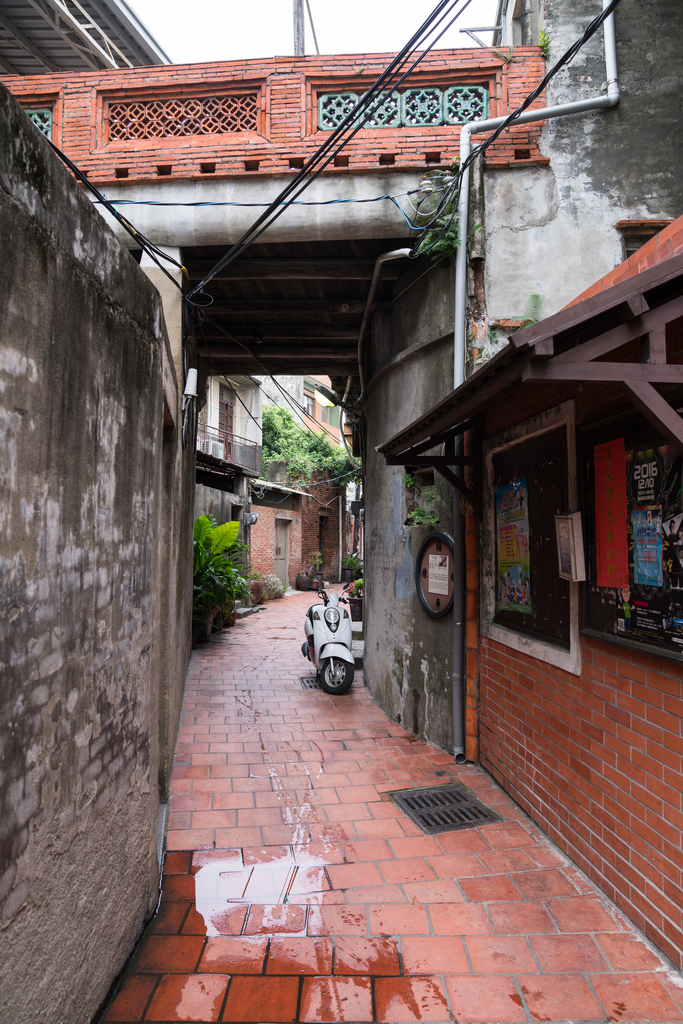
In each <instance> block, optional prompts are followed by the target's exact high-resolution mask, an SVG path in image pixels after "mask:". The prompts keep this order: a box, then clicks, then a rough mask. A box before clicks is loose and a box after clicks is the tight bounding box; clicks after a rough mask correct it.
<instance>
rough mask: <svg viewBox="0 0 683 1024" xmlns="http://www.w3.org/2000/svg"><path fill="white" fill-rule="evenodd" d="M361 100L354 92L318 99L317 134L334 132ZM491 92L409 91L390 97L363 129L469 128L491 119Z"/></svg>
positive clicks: (466, 89) (469, 88)
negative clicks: (459, 126) (476, 123)
mask: <svg viewBox="0 0 683 1024" xmlns="http://www.w3.org/2000/svg"><path fill="white" fill-rule="evenodd" d="M361 98H362V97H361V96H360V95H359V94H358V93H355V92H326V93H323V94H322V95H321V96H319V97H318V131H321V132H325V131H333V130H334V129H335V128H338V127H339V125H340V124H341V123H342V121H343V120H344V118H345V117H346V116H347V114H349V113H350V112H351V111H352V110H353V108H354V107H355V105H356V103H358V100H359V99H361ZM488 99H489V97H488V92H487V90H486V89H484V88H483V86H479V85H469V86H462V85H452V86H451V87H450V88H449V89H436V88H433V87H431V86H430V87H425V88H421V89H406V90H405V92H403V93H401V94H400V95H397V94H396V93H394V94H393V95H391V96H387V97H386V99H385V100H384V102H383V103H382V105H381V106H380V107H379V108H378V109H377V110H376V111H375V113H374V114H373V116H372V117H371V119H370V120H369V121H368V122H367V123H366V124H365V125H364V126H363V127H364V128H398V127H401V126H404V127H410V128H416V127H432V126H434V125H444V124H467V123H468V122H470V121H480V120H481V119H482V118H485V117H487V116H488Z"/></svg>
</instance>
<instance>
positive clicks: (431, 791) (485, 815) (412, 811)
mask: <svg viewBox="0 0 683 1024" xmlns="http://www.w3.org/2000/svg"><path fill="white" fill-rule="evenodd" d="M389 796H390V797H391V798H392V800H393V801H394V803H396V804H398V806H399V807H400V808H401V810H402V811H403V812H404V814H407V815H408V817H409V818H410V820H411V821H413V822H415V824H416V825H417V827H418V828H419V829H421V830H422V831H423V832H424V833H425V835H428V836H430V835H435V834H436V833H438V832H454V831H456V830H457V829H462V828H476V827H477V825H486V824H488V823H489V822H491V821H502V820H503V819H502V818H501V817H500V815H499V814H496V812H495V811H492V810H491V808H490V807H486V806H484V804H482V803H481V802H480V801H479V800H477V798H476V796H475V795H474V793H471V792H470V791H469V789H466V788H465V787H464V786H458V785H451V786H431V787H429V788H428V789H403V790H401V791H400V792H398V793H390V794H389Z"/></svg>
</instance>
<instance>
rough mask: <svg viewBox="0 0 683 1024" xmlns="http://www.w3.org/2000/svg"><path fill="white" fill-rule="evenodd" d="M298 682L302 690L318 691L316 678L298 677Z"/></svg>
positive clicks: (318, 685) (318, 686)
mask: <svg viewBox="0 0 683 1024" xmlns="http://www.w3.org/2000/svg"><path fill="white" fill-rule="evenodd" d="M299 682H300V683H301V685H302V686H303V688H304V690H319V689H320V683H319V682H318V677H317V676H299Z"/></svg>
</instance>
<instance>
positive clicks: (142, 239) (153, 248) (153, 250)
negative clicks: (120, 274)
mask: <svg viewBox="0 0 683 1024" xmlns="http://www.w3.org/2000/svg"><path fill="white" fill-rule="evenodd" d="M47 141H48V143H49V144H50V146H52V149H53V150H54V152H55V153H56V154H57V156H58V157H59V159H60V160H61V161H62V162H63V163H64V164H66V166H67V167H68V168H69V170H70V171H71V173H72V174H73V175H74V177H76V178H77V179H78V180H79V181H80V182H81V184H82V185H85V187H86V188H87V189H88V191H89V192H91V193H92V195H94V196H95V198H96V200H97V203H98V204H100V205H101V206H104V208H105V209H106V210H107V211H108V212H109V213H110V214H111V215H112V217H114V219H115V220H117V221H118V222H119V224H120V225H121V227H122V228H123V229H124V230H125V231H127V232H128V234H129V235H130V236H131V237H132V238H134V239H135V241H136V242H137V243H138V246H139V247H140V248H141V249H142V250H143V251H144V252H146V253H147V255H148V256H149V257H150V259H151V260H153V262H154V263H156V265H157V266H158V267H159V270H161V271H162V272H163V273H164V274H165V275H166V277H167V278H168V279H169V281H172V282H173V284H174V285H175V286H176V288H178V289H179V290H180V291H181V292H182V290H183V286H182V284H181V283H180V282H179V281H177V280H176V279H175V277H174V276H173V275H172V274H170V273H169V272H168V270H167V269H166V267H163V266H162V265H161V263H160V262H159V260H160V259H162V260H166V262H168V263H172V264H173V265H174V266H176V267H177V268H178V270H180V271H182V273H183V274H184V275H185V277H187V276H188V274H187V269H186V268H185V267H184V266H183V264H182V263H178V261H177V260H175V259H173V257H172V256H169V255H168V253H165V252H164V251H163V249H160V248H159V247H158V246H157V245H155V244H154V242H151V241H150V240H149V238H147V237H146V236H145V235H143V234H142V232H141V231H138V230H137V228H134V227H133V225H132V224H131V223H130V221H129V220H127V218H126V217H124V216H123V214H121V213H119V211H118V210H117V209H116V208H115V207H114V206H113V205H112V203H111V202H110V201H109V200H108V199H107V198H106V196H105V195H104V194H103V193H102V192H100V190H99V189H98V188H96V187H95V186H94V185H93V183H92V182H91V181H90V180H89V179H88V178H87V177H86V175H85V174H84V173H83V171H82V170H81V169H80V168H79V167H77V166H76V164H75V163H74V162H73V160H70V159H69V157H68V156H67V155H66V153H63V152H62V150H61V149H59V147H58V146H55V144H54V142H53V141H52V140H51V139H48V140H47Z"/></svg>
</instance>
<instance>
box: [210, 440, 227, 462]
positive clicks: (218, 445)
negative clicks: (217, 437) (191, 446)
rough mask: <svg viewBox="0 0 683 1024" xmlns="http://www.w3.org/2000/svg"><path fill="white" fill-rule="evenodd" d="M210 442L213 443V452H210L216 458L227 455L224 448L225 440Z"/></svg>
mask: <svg viewBox="0 0 683 1024" xmlns="http://www.w3.org/2000/svg"><path fill="white" fill-rule="evenodd" d="M210 444H211V452H210V454H211V455H213V457H214V459H222V458H224V457H225V456H224V449H223V442H222V441H211V442H210Z"/></svg>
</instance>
